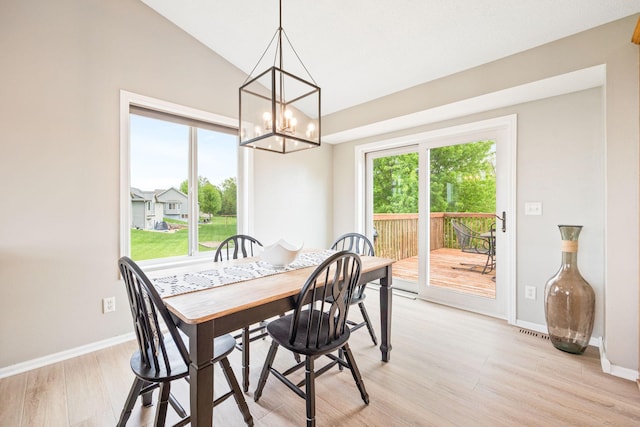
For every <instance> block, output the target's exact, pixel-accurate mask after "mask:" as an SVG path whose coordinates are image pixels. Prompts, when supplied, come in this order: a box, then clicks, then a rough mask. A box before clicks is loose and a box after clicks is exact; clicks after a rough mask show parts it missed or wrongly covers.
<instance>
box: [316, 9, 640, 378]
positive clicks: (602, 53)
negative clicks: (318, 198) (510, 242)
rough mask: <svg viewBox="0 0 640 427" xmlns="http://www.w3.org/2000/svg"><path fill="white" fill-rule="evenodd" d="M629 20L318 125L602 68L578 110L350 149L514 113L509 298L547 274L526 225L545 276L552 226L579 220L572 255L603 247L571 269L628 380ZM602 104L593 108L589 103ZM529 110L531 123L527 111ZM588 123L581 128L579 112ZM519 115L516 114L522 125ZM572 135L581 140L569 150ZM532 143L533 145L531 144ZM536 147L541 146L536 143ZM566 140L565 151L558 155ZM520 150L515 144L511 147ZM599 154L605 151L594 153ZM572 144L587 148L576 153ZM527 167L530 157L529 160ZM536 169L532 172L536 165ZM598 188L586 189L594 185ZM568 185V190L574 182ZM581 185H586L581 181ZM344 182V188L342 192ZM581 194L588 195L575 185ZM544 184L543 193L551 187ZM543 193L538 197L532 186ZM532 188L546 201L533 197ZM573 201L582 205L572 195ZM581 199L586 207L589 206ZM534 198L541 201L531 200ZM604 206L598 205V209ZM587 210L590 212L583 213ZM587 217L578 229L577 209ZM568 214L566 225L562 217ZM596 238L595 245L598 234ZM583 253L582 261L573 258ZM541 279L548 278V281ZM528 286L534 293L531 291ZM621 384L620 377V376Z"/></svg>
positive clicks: (633, 211) (367, 119) (632, 195)
mask: <svg viewBox="0 0 640 427" xmlns="http://www.w3.org/2000/svg"><path fill="white" fill-rule="evenodd" d="M637 20H638V15H635V16H630V17H627V18H625V19H622V20H619V21H616V22H613V23H610V24H607V25H604V26H601V27H598V28H595V29H593V30H590V31H586V32H584V33H580V34H577V35H575V36H571V37H568V38H565V39H562V40H559V41H556V42H553V43H549V44H547V45H543V46H540V47H538V48H535V49H531V50H529V51H526V52H523V53H520V54H517V55H513V56H510V57H507V58H504V59H501V60H499V61H495V62H492V63H489V64H486V65H483V66H480V67H477V68H474V69H470V70H467V71H464V72H461V73H458V74H455V75H452V76H449V77H445V78H442V79H439V80H436V81H433V82H429V83H425V84H423V85H420V86H416V87H414V88H411V89H407V90H405V91H402V92H398V93H395V94H392V95H389V96H386V97H383V98H379V99H377V100H374V101H371V102H369V103H367V104H363V105H360V106H356V107H353V108H350V109H348V110H344V111H341V112H339V113H335V114H333V115H329V116H328V117H326V118H325V120H324V126H325V131H326V133H327V134H332V133H339V132H341V131H346V130H349V129H351V128H354V127H359V126H365V125H368V124H371V123H375V122H377V121H381V120H388V119H392V118H395V117H401V116H403V115H407V114H411V113H415V112H418V111H425V110H429V109H431V108H434V107H438V106H441V105H447V104H451V103H454V102H457V101H463V100H465V99H469V98H474V97H477V96H481V95H484V94H488V93H493V92H496V91H500V90H503V89H507V88H511V87H515V86H519V85H523V84H526V83H531V82H535V81H538V80H542V79H546V78H550V77H554V76H557V75H561V74H564V73H568V72H572V71H576V70H581V69H584V68H588V67H592V66H595V65H599V64H605V65H606V78H605V81H604V82H603V86H602V92H601V96H600V98H601V100H597V99H595V98H593V97H594V96H596V95H594V92H592V91H588V93H586V94H580V95H576V96H582V97H585V98H584V99H581V98H576V99H575V100H573V98H571V97H570V98H567V99H563V98H562V97H558V98H557V99H549V100H546V101H541V102H540V103H532V104H531V105H525V106H519V107H517V108H515V107H514V108H509V109H505V110H503V111H500V112H491V114H486V113H485V114H478V115H475V116H474V117H469V118H465V119H464V120H461V119H458V120H452V121H449V122H446V123H433V124H430V125H428V126H424V127H422V128H420V127H418V128H415V129H407V130H403V131H398V132H394V133H391V134H387V135H381V136H377V137H368V138H366V139H363V140H360V141H354V143H356V144H360V143H366V142H373V141H378V140H383V139H385V138H387V139H388V138H392V137H396V136H400V135H407V134H410V133H416V132H418V131H421V130H423V129H431V128H441V127H446V126H449V125H452V124H459V123H465V122H469V121H475V120H477V119H479V118H487V117H495V116H497V115H502V113H503V112H505V111H508V112H514V111H516V112H517V111H518V109H522V111H521V112H522V113H523V119H524V121H523V122H520V119H519V121H518V137H519V138H520V137H523V146H522V147H519V150H520V148H522V151H519V152H518V168H519V169H518V179H519V180H520V179H522V180H523V183H520V182H518V195H517V200H518V215H519V220H520V223H519V226H518V229H517V233H518V235H517V240H518V246H517V250H518V254H517V257H518V261H517V267H518V272H517V281H518V283H517V284H516V285H517V287H518V293H519V294H522V293H523V290H524V286H525V285H532V284H536V285H537V286H541V285H540V280H541V278H542V277H545V280H546V276H547V273H544V274H543V273H542V272H537V273H535V278H534V277H530V276H529V275H530V274H534V273H532V272H533V271H534V270H535V268H536V267H535V265H536V264H539V260H538V257H537V256H533V255H532V253H533V250H532V249H530V248H527V247H526V246H524V242H523V241H522V240H524V239H525V238H526V237H528V236H531V235H533V234H534V232H533V231H532V230H533V229H532V228H531V227H533V226H534V223H535V227H536V230H537V231H539V233H535V235H536V236H537V239H536V242H537V243H536V246H537V247H550V248H551V254H550V255H549V258H547V257H545V258H544V260H543V261H542V264H543V265H542V266H541V268H544V270H545V271H551V273H550V274H553V273H554V272H555V270H556V269H557V267H558V263H559V258H558V256H559V255H558V254H557V252H556V251H554V249H557V248H558V246H557V242H558V239H559V233H558V231H557V229H556V227H555V225H556V224H557V222H558V221H568V220H573V219H575V220H576V221H581V220H583V221H585V222H589V223H591V224H593V227H585V232H584V236H583V237H582V238H581V246H582V248H583V249H584V248H587V247H589V246H590V245H592V247H593V248H597V247H598V246H599V245H600V246H601V247H602V249H600V250H601V251H602V250H603V253H600V252H598V249H593V252H589V251H587V252H585V251H581V255H580V260H579V262H580V265H581V266H583V269H587V270H588V269H590V268H591V265H589V266H587V265H585V264H586V263H592V262H593V263H595V264H596V265H597V267H596V268H595V270H593V272H589V274H585V275H588V276H589V277H588V278H589V279H591V280H592V281H594V283H595V285H596V286H597V287H599V295H598V296H599V300H598V315H599V318H598V330H600V331H602V335H603V336H604V347H605V348H604V350H605V352H606V357H607V358H608V360H609V361H610V362H611V363H612V365H614V368H615V367H621V368H626V369H629V370H637V367H638V248H639V236H638V217H639V212H638V143H639V140H640V137H639V127H638V118H639V117H640V108H639V103H638V94H639V79H638V70H639V68H638V59H639V49H638V46H637V45H634V44H632V43H631V42H630V37H631V34H632V33H633V29H634V27H635V25H636V22H637ZM567 102H568V103H569V105H570V104H571V103H579V102H585V105H577V104H576V107H579V108H578V109H577V110H576V112H573V111H571V107H569V110H567V107H566V106H563V104H565V103H567ZM600 102H601V103H602V104H601V105H598V104H599V103H600ZM536 111H537V112H536ZM559 111H562V115H563V117H564V118H565V119H566V120H567V121H570V122H571V123H569V122H567V123H564V124H563V125H562V126H555V125H552V123H556V124H558V125H560V124H562V123H558V122H557V118H556V117H555V116H554V114H555V113H558V112H559ZM580 111H581V112H584V114H586V115H588V116H585V117H580V116H579V115H577V114H579V113H578V112H580ZM525 113H526V114H525ZM577 135H580V136H581V138H580V139H579V140H578V139H577V138H576V136H577ZM534 140H535V141H536V142H535V143H534V142H533V141H534ZM538 140H540V141H538ZM568 141H571V145H566V144H567V142H568ZM519 143H520V140H519ZM603 143H604V146H602V145H601V144H603ZM535 144H542V146H541V147H540V148H543V147H546V148H547V149H550V150H552V151H551V152H544V150H538V149H537V147H536V145H535ZM580 144H585V146H584V147H581V146H580ZM583 148H584V149H586V150H587V152H586V153H585V152H583V153H580V155H581V156H584V155H586V156H587V158H586V160H587V163H581V162H572V163H568V167H567V170H566V171H562V170H561V168H560V167H559V166H560V164H561V162H558V160H557V158H556V156H557V155H559V154H561V153H563V152H565V153H566V152H569V151H574V150H577V149H583ZM528 156H532V157H531V158H529V157H528ZM538 162H542V164H538ZM353 164H354V161H353V145H352V144H346V145H340V146H336V148H335V150H334V169H336V170H338V171H345V172H344V173H343V174H338V173H336V178H335V180H336V182H338V181H342V185H341V186H337V185H334V192H335V194H336V198H335V202H334V203H335V205H334V234H337V233H339V232H342V231H344V230H348V229H350V228H352V227H353V226H354V221H353V215H350V214H349V212H350V211H352V209H353V206H354V201H353V197H354V191H353V188H354V185H353V179H354V178H353V172H352V171H350V169H349V168H350V167H351V168H352V166H351V165H353ZM533 165H536V166H539V167H540V168H542V170H541V171H542V173H545V174H546V175H547V176H545V177H544V180H543V182H541V183H539V184H540V185H538V183H537V182H536V174H538V173H540V171H536V170H535V167H534V166H533ZM598 177H599V178H600V179H602V181H600V182H595V183H594V178H595V179H596V180H597V179H598ZM576 178H578V179H576ZM583 179H584V181H582V180H583ZM344 180H348V182H346V183H345V182H344ZM559 181H562V182H563V183H566V182H568V183H570V185H569V187H568V188H569V190H567V191H566V192H562V191H561V190H560V189H558V188H556V189H553V188H551V187H552V186H553V185H555V184H553V183H554V182H559ZM587 183H591V188H589V189H586V188H585V186H587V187H588V186H589V185H588V184H587ZM552 184H553V185H552ZM541 185H544V187H541ZM540 189H543V190H545V192H544V193H540V192H538V191H539V190H540ZM573 190H579V191H580V194H582V195H584V194H585V193H589V197H590V198H588V199H587V198H584V197H582V198H580V199H579V200H577V201H576V200H574V199H572V202H568V201H566V202H565V201H564V200H563V199H566V193H567V192H569V193H570V192H571V191H573ZM579 197H581V196H579ZM591 197H592V198H593V199H591ZM539 198H543V199H542V200H537V199H539ZM601 199H603V200H604V203H603V204H602V205H601V204H600V203H599V202H598V201H599V200H601ZM526 200H531V201H542V202H544V207H543V209H544V211H545V212H549V213H552V215H547V214H545V215H544V216H543V218H542V219H540V220H539V221H536V220H533V219H532V218H530V217H527V218H525V217H524V216H522V211H521V209H522V207H523V206H522V202H523V201H526ZM592 200H593V203H592ZM579 208H584V209H587V210H588V212H584V215H583V217H582V218H580V216H581V215H579V213H580V209H579ZM569 212H571V215H569V214H568V213H569ZM602 233H604V235H603V234H602ZM583 252H584V253H583ZM550 274H549V275H550ZM533 282H535V283H533ZM518 310H519V313H518V317H519V318H521V319H522V317H520V316H523V317H524V318H525V319H526V320H527V321H530V322H534V323H540V322H541V320H542V319H543V311H541V310H543V308H542V306H541V305H540V304H537V305H535V306H532V305H531V304H530V303H529V304H526V303H524V302H523V300H522V299H519V304H518ZM627 373H628V372H627Z"/></svg>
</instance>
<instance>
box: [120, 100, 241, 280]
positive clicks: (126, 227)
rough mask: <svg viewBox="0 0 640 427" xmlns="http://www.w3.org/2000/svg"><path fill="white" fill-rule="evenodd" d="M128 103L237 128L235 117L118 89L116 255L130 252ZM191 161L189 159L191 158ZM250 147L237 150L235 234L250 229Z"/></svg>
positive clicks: (153, 265) (178, 260)
mask: <svg viewBox="0 0 640 427" xmlns="http://www.w3.org/2000/svg"><path fill="white" fill-rule="evenodd" d="M131 105H135V106H139V107H144V108H148V109H151V110H156V111H160V112H165V113H169V114H173V115H176V116H182V117H188V118H192V119H195V120H200V121H204V122H209V123H214V124H219V125H222V126H227V127H233V128H237V127H238V120H237V119H234V118H230V117H226V116H222V115H219V114H214V113H209V112H207V111H202V110H197V109H195V108H190V107H186V106H183V105H179V104H174V103H172V102H168V101H163V100H160V99H156V98H152V97H149V96H145V95H140V94H137V93H133V92H128V91H125V90H121V91H120V256H130V254H131V230H130V226H131V208H130V205H131V200H130V198H131V196H130V191H131V190H130V189H131V171H130V168H131V158H130V156H131V154H130V153H131V149H130V148H131V141H130V117H129V114H130V107H131ZM192 161H193V160H192ZM252 169H253V150H242V149H239V151H238V175H237V188H238V200H237V212H238V214H237V215H238V216H237V220H238V233H243V234H251V231H252V229H253V227H252V224H253V214H252V212H253V200H252V198H251V197H250V196H251V194H253V191H252V190H253V174H252V172H251V171H252ZM192 199H193V202H192V204H193V205H194V206H191V207H190V212H196V209H197V206H196V205H197V198H192ZM205 257H209V258H210V257H211V253H199V254H196V255H194V256H187V255H184V256H179V257H172V258H161V259H154V260H145V261H141V262H140V263H139V264H141V265H143V266H144V267H145V270H154V269H160V268H166V267H170V266H174V265H179V264H187V263H191V262H198V261H201V260H202V258H205Z"/></svg>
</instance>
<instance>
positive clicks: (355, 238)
mask: <svg viewBox="0 0 640 427" xmlns="http://www.w3.org/2000/svg"><path fill="white" fill-rule="evenodd" d="M331 249H334V250H337V251H351V252H354V253H356V254H358V255H369V256H375V251H374V249H373V244H372V243H371V241H370V240H369V239H368V238H367V236H364V235H362V234H360V233H347V234H343V235H342V236H340V237H338V238H337V239H336V240H335V241H334V242H333V243H332V244H331ZM366 287H367V284H366V283H362V284H360V285H358V286H357V287H356V289H355V290H354V291H353V295H352V297H351V302H350V304H351V305H355V304H358V307H359V308H360V313H362V318H363V319H364V320H363V321H362V322H360V323H357V322H354V321H351V320H348V319H347V324H348V325H349V327H350V328H351V332H353V331H355V330H358V329H360V328H362V327H363V326H366V327H367V329H368V330H369V335H371V340H372V341H373V345H378V339H377V338H376V333H375V331H374V330H373V324H372V323H371V319H369V314H368V313H367V309H366V308H365V306H364V299H365V298H366V295H365V293H364V292H365V290H366Z"/></svg>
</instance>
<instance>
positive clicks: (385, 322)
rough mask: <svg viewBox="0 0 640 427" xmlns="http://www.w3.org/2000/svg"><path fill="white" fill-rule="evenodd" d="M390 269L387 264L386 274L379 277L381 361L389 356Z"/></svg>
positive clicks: (387, 359)
mask: <svg viewBox="0 0 640 427" xmlns="http://www.w3.org/2000/svg"><path fill="white" fill-rule="evenodd" d="M392 296H393V293H392V270H391V265H389V266H387V268H386V274H385V275H384V277H382V278H380V329H381V332H382V333H381V335H382V336H381V338H380V341H381V342H380V351H381V352H382V361H383V362H388V361H389V360H390V358H391V308H392Z"/></svg>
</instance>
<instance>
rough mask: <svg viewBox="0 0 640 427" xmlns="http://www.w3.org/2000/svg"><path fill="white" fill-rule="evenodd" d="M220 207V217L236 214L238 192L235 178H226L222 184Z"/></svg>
mask: <svg viewBox="0 0 640 427" xmlns="http://www.w3.org/2000/svg"><path fill="white" fill-rule="evenodd" d="M221 193H222V207H221V209H220V214H221V215H236V214H237V199H238V190H237V184H236V179H235V178H227V179H225V180H224V181H223V182H222V189H221Z"/></svg>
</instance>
